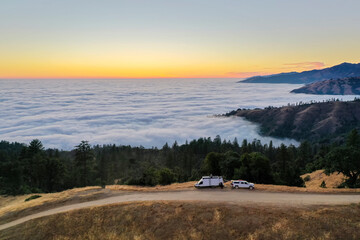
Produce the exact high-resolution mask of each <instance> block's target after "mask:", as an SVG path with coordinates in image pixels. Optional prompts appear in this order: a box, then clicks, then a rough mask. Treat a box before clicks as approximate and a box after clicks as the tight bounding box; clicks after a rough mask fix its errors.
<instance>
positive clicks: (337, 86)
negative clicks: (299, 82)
mask: <svg viewBox="0 0 360 240" xmlns="http://www.w3.org/2000/svg"><path fill="white" fill-rule="evenodd" d="M291 92H292V93H306V94H328V95H360V77H350V78H340V79H330V80H325V81H320V82H315V83H310V84H308V85H305V86H303V87H301V88H297V89H294V90H292V91H291Z"/></svg>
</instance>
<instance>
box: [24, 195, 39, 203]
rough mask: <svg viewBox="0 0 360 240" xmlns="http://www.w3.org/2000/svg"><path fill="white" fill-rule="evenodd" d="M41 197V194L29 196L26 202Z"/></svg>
mask: <svg viewBox="0 0 360 240" xmlns="http://www.w3.org/2000/svg"><path fill="white" fill-rule="evenodd" d="M40 197H41V195H32V196H31V197H28V198H27V199H25V202H27V201H30V200H33V199H37V198H40Z"/></svg>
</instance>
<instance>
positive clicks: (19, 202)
mask: <svg viewBox="0 0 360 240" xmlns="http://www.w3.org/2000/svg"><path fill="white" fill-rule="evenodd" d="M32 195H34V194H26V195H21V196H8V197H0V224H2V223H5V222H9V221H11V220H14V219H16V218H20V217H23V216H26V215H29V214H32V213H35V212H39V211H43V210H46V209H50V208H53V207H56V206H59V205H64V204H71V203H77V202H84V201H90V200H95V199H99V198H102V197H106V196H108V195H109V194H108V191H106V190H103V189H101V188H100V187H85V188H74V189H70V190H66V191H63V192H58V193H46V194H39V195H41V197H40V198H37V199H34V200H30V201H27V202H25V199H27V198H28V197H30V196H32Z"/></svg>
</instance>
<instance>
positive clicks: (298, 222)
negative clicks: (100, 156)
mask: <svg viewBox="0 0 360 240" xmlns="http://www.w3.org/2000/svg"><path fill="white" fill-rule="evenodd" d="M359 222H360V205H350V206H338V207H326V208H325V207H320V208H319V207H316V208H315V207H310V208H287V207H271V206H266V207H264V206H251V205H249V206H236V205H232V204H219V203H196V202H138V203H124V204H115V205H107V206H101V207H95V208H90V209H82V210H78V211H71V212H67V213H64V214H57V215H53V216H50V217H45V218H41V219H36V220H32V221H30V222H28V223H25V224H22V225H19V226H16V227H13V228H10V229H7V230H4V231H2V232H0V238H1V239H4V240H7V239H22V240H23V239H32V240H37V239H47V240H48V239H58V240H60V239H147V240H148V239H149V240H151V239H223V240H225V239H360V231H359V228H360V225H359Z"/></svg>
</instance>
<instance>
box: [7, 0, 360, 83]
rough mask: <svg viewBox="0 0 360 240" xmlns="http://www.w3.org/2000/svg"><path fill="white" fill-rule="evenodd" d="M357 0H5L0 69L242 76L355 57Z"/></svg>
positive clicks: (44, 74) (40, 73)
mask: <svg viewBox="0 0 360 240" xmlns="http://www.w3.org/2000/svg"><path fill="white" fill-rule="evenodd" d="M359 10H360V1H358V0H341V1H340V0H302V1H289V0H273V1H269V0H263V1H261V0H258V1H249V0H246V1H245V0H223V1H220V0H181V1H170V0H152V1H149V0H127V1H125V0H103V1H99V0H76V1H75V0H61V1H60V0H57V1H55V0H11V1H2V2H1V3H0V78H197V77H198V78H245V77H249V76H253V75H266V74H272V73H278V72H288V71H304V70H310V69H321V68H324V67H329V66H333V65H336V64H339V63H342V62H353V63H355V62H360V61H359V56H360V44H359V42H360V24H359V22H360V14H359Z"/></svg>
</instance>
